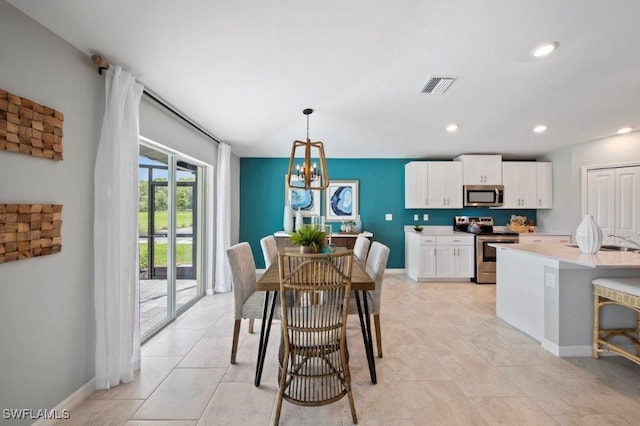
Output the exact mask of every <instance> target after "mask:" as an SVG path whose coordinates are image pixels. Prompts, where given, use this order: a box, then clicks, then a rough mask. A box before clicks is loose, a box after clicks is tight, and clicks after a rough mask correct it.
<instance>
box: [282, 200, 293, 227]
mask: <svg viewBox="0 0 640 426" xmlns="http://www.w3.org/2000/svg"><path fill="white" fill-rule="evenodd" d="M282 228H283V229H284V232H286V233H288V234H290V233H291V232H293V211H292V210H291V207H289V203H285V205H284V213H283V220H282Z"/></svg>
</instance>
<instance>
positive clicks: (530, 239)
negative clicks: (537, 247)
mask: <svg viewBox="0 0 640 426" xmlns="http://www.w3.org/2000/svg"><path fill="white" fill-rule="evenodd" d="M570 242H571V235H535V234H533V235H526V234H520V236H519V237H518V243H520V244H569V243H570Z"/></svg>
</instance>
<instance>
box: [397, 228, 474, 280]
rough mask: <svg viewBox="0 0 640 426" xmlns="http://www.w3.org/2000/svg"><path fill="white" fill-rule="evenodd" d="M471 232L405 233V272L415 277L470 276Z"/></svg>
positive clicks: (472, 264)
mask: <svg viewBox="0 0 640 426" xmlns="http://www.w3.org/2000/svg"><path fill="white" fill-rule="evenodd" d="M474 241H475V239H474V236H473V235H460V236H457V235H456V236H448V235H447V236H441V235H438V236H433V235H431V236H423V235H420V234H417V233H415V232H407V233H405V259H406V265H405V266H406V270H407V275H409V276H410V277H411V278H413V279H414V280H416V281H428V280H434V279H458V278H462V279H469V278H473V276H474V272H475V271H474V265H475V263H474V261H475V259H474Z"/></svg>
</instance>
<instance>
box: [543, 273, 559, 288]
mask: <svg viewBox="0 0 640 426" xmlns="http://www.w3.org/2000/svg"><path fill="white" fill-rule="evenodd" d="M544 283H545V285H546V286H547V287H549V288H556V276H555V275H553V274H552V273H551V272H545V274H544Z"/></svg>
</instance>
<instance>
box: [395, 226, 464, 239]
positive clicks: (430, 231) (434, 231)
mask: <svg viewBox="0 0 640 426" xmlns="http://www.w3.org/2000/svg"><path fill="white" fill-rule="evenodd" d="M404 232H405V233H406V234H417V235H425V236H434V235H473V234H470V233H468V232H459V231H454V230H453V227H451V226H424V225H423V229H422V232H417V231H416V230H415V229H413V225H405V227H404Z"/></svg>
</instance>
